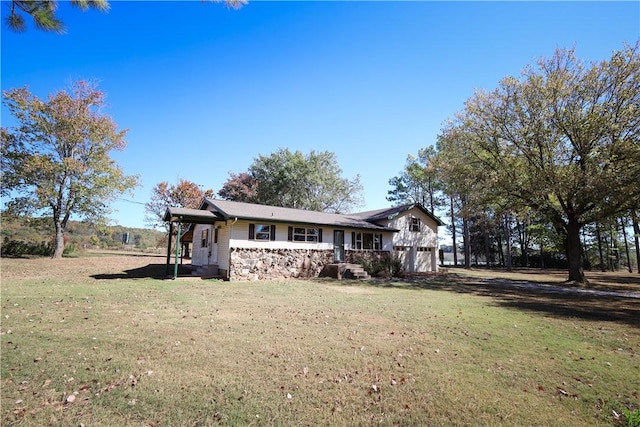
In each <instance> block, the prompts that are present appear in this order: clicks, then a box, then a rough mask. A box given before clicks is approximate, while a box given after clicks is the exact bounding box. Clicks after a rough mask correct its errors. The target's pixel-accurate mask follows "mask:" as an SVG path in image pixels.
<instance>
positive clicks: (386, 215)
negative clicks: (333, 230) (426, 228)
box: [352, 203, 444, 225]
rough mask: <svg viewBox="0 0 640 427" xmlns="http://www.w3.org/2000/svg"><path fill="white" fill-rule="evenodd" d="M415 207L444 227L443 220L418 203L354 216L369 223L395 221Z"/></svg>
mask: <svg viewBox="0 0 640 427" xmlns="http://www.w3.org/2000/svg"><path fill="white" fill-rule="evenodd" d="M414 207H417V208H418V209H420V210H421V211H422V212H423V213H424V214H425V215H427V216H428V217H429V218H431V219H433V220H434V221H435V222H436V224H437V225H444V223H443V222H442V220H441V219H440V218H438V217H437V216H435V215H434V214H432V213H431V212H429V211H428V210H426V209H425V208H424V207H423V206H422V205H420V204H418V203H412V204H408V205H402V206H395V207H392V208H385V209H376V210H373V211H367V212H360V213H356V214H352V215H356V216H359V217H361V218H366V220H367V221H380V220H384V219H393V218H394V217H395V216H397V215H398V214H401V213H402V212H406V211H408V210H410V209H413V208H414Z"/></svg>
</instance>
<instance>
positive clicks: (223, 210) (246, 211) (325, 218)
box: [202, 199, 397, 231]
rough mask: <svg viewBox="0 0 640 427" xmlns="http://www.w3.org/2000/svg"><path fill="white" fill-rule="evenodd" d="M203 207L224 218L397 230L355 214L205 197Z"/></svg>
mask: <svg viewBox="0 0 640 427" xmlns="http://www.w3.org/2000/svg"><path fill="white" fill-rule="evenodd" d="M202 207H203V208H205V207H209V208H210V209H212V210H213V211H214V212H216V213H217V214H218V215H220V216H221V217H223V218H224V219H233V218H238V219H244V220H261V221H269V222H286V223H293V224H310V225H314V224H317V225H326V226H332V227H344V228H360V229H369V230H389V231H397V230H394V229H389V228H385V227H382V226H380V225H377V224H374V223H372V222H369V221H368V220H367V219H366V218H363V217H362V216H359V215H355V214H334V213H328V212H316V211H307V210H303V209H292V208H282V207H278V206H267V205H256V204H253V203H243V202H230V201H228V200H216V199H205V201H204V202H203V206H202Z"/></svg>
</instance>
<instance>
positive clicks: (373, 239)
mask: <svg viewBox="0 0 640 427" xmlns="http://www.w3.org/2000/svg"><path fill="white" fill-rule="evenodd" d="M352 238H353V246H354V248H355V249H356V250H374V251H379V250H381V249H382V234H379V233H353V234H352Z"/></svg>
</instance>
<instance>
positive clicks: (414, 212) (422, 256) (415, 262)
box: [387, 208, 438, 272]
mask: <svg viewBox="0 0 640 427" xmlns="http://www.w3.org/2000/svg"><path fill="white" fill-rule="evenodd" d="M412 217H413V218H419V219H420V231H419V232H418V231H412V230H410V229H409V225H410V223H411V218H412ZM387 226H388V227H390V228H395V229H397V230H399V231H398V232H397V233H395V234H394V236H393V246H398V247H403V248H406V250H404V251H394V255H396V256H398V257H400V258H401V259H402V260H403V265H404V268H405V269H406V270H407V271H409V272H425V271H437V269H438V264H437V252H438V225H437V223H436V222H435V221H434V220H433V219H431V218H430V217H429V216H427V215H426V214H425V213H424V212H422V211H421V210H420V209H418V208H413V209H411V210H410V211H407V212H403V213H402V214H401V215H399V216H398V217H396V218H394V219H393V220H391V221H388V223H387ZM427 249H429V250H427Z"/></svg>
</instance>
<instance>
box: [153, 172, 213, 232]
mask: <svg viewBox="0 0 640 427" xmlns="http://www.w3.org/2000/svg"><path fill="white" fill-rule="evenodd" d="M214 194H215V192H214V191H213V190H212V189H207V190H203V189H202V188H201V186H200V185H198V184H196V183H194V182H192V181H189V180H186V179H183V178H180V179H179V181H178V183H177V184H169V183H168V182H166V181H163V182H159V183H158V184H156V186H155V187H153V190H151V199H150V200H149V202H147V203H145V205H144V208H145V222H146V223H147V225H149V226H151V227H153V228H167V227H168V225H167V223H166V222H165V221H164V219H163V217H164V213H165V212H166V210H167V208H168V207H177V208H191V209H197V208H198V207H199V206H200V203H202V199H203V198H205V197H213V195H214Z"/></svg>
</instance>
